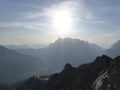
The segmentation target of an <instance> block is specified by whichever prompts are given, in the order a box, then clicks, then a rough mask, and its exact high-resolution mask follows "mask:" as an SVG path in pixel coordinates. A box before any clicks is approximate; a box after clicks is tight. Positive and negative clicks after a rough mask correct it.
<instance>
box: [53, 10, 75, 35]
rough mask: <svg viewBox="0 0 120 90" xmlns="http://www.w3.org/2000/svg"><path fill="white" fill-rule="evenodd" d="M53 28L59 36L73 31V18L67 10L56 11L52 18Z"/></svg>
mask: <svg viewBox="0 0 120 90" xmlns="http://www.w3.org/2000/svg"><path fill="white" fill-rule="evenodd" d="M52 27H53V28H54V32H55V33H57V34H62V35H63V34H68V33H69V32H71V31H72V27H73V18H72V15H71V12H69V11H67V10H58V11H57V10H56V11H54V12H53V16H52Z"/></svg>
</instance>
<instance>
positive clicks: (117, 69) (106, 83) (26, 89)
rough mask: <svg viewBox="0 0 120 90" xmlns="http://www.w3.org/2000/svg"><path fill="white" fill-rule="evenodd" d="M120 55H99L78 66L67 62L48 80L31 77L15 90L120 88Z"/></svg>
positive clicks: (117, 89)
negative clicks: (89, 61)
mask: <svg viewBox="0 0 120 90" xmlns="http://www.w3.org/2000/svg"><path fill="white" fill-rule="evenodd" d="M119 89H120V57H117V58H115V59H114V60H113V59H111V58H109V57H108V56H105V55H103V56H101V57H97V58H96V59H95V61H94V62H92V63H88V64H83V65H80V66H79V67H78V68H75V67H72V66H71V65H70V64H66V65H65V67H64V69H63V70H62V71H61V72H60V73H56V74H53V75H51V76H50V78H49V80H48V81H46V80H44V79H41V78H39V77H31V78H30V79H28V80H26V81H25V83H23V84H22V85H20V86H19V87H17V88H16V89H15V90H119Z"/></svg>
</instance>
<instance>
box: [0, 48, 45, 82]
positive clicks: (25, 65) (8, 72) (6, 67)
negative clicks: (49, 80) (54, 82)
mask: <svg viewBox="0 0 120 90" xmlns="http://www.w3.org/2000/svg"><path fill="white" fill-rule="evenodd" d="M41 67H43V63H42V60H40V59H39V58H36V57H33V56H28V55H23V54H20V53H18V52H16V51H14V50H10V49H7V48H5V47H3V46H0V82H14V81H16V80H21V79H25V78H27V77H30V76H31V75H33V74H38V73H39V74H40V72H42V69H43V68H41Z"/></svg>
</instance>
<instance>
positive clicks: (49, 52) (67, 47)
mask: <svg viewBox="0 0 120 90" xmlns="http://www.w3.org/2000/svg"><path fill="white" fill-rule="evenodd" d="M17 51H18V52H20V53H24V54H27V55H32V56H35V57H40V58H41V59H42V60H44V62H45V64H46V66H47V67H48V69H47V70H48V72H49V73H54V72H58V71H60V70H61V69H62V68H63V67H64V64H65V63H71V64H72V65H73V66H78V65H79V64H83V63H87V62H90V61H91V60H93V59H94V58H96V57H97V56H98V55H101V53H102V52H103V50H102V49H101V48H100V47H99V46H97V45H96V44H92V43H89V42H87V41H84V40H79V39H71V38H64V39H62V38H59V39H57V40H56V41H55V42H54V43H51V44H49V45H48V46H47V47H45V48H41V49H17Z"/></svg>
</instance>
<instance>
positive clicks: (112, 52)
mask: <svg viewBox="0 0 120 90" xmlns="http://www.w3.org/2000/svg"><path fill="white" fill-rule="evenodd" d="M105 54H106V55H108V56H110V57H113V58H115V57H116V56H118V55H120V40H119V41H117V42H116V43H114V44H113V45H112V46H111V48H110V49H108V50H106V52H105Z"/></svg>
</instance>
